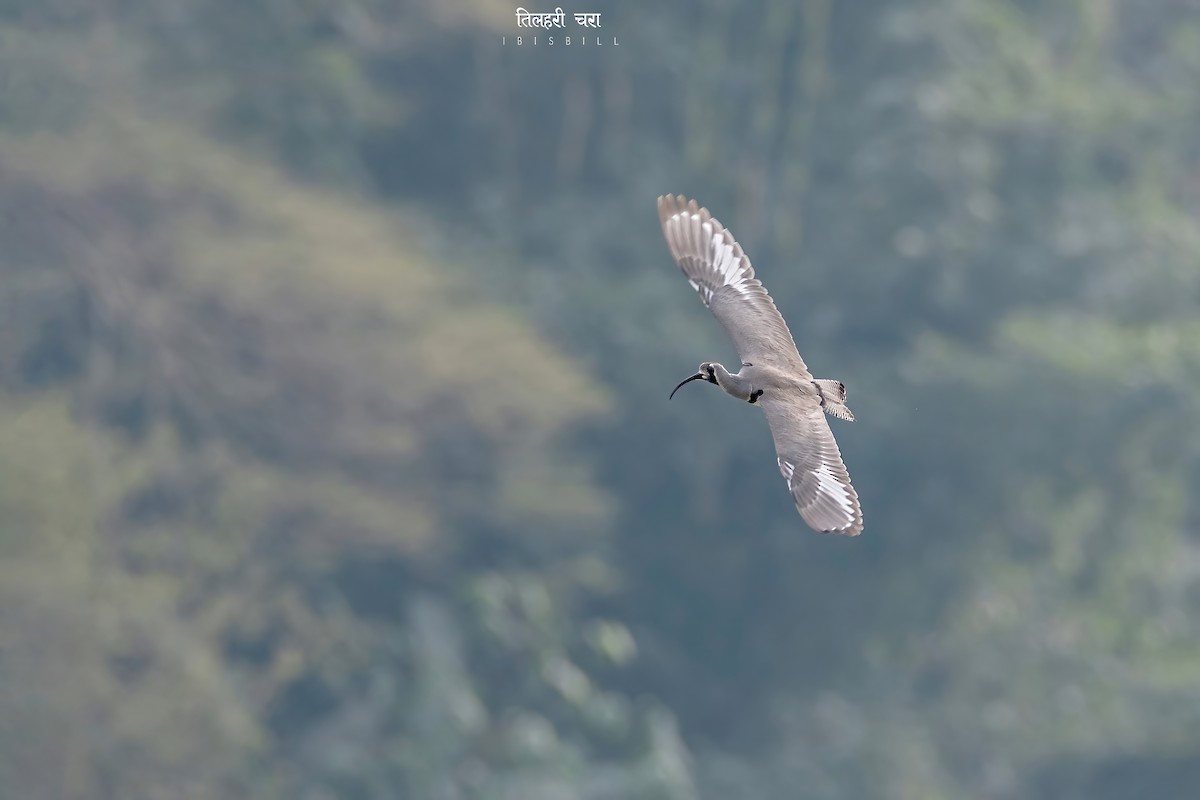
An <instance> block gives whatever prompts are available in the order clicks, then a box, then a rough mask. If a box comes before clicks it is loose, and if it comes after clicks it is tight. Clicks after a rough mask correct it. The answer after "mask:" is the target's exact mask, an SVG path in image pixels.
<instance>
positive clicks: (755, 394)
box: [750, 389, 763, 405]
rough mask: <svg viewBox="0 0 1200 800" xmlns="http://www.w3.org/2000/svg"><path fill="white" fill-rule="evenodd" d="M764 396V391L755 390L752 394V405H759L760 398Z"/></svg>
mask: <svg viewBox="0 0 1200 800" xmlns="http://www.w3.org/2000/svg"><path fill="white" fill-rule="evenodd" d="M762 396H763V390H762V389H755V390H754V391H753V392H751V393H750V405H754V404H755V403H757V402H758V398H760V397H762Z"/></svg>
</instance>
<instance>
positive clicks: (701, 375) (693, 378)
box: [667, 372, 708, 400]
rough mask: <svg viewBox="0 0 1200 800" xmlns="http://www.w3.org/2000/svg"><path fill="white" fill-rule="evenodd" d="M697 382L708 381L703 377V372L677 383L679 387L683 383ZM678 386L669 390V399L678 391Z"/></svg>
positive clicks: (706, 377) (705, 376)
mask: <svg viewBox="0 0 1200 800" xmlns="http://www.w3.org/2000/svg"><path fill="white" fill-rule="evenodd" d="M698 380H708V376H707V375H705V374H704V373H703V372H697V373H696V374H695V375H693V376H692V377H690V378H684V379H683V380H681V381H680V382H679V386H683V385H684V384H685V383H691V382H692V381H698ZM679 386H676V387H675V388H674V389H672V390H671V397H674V396H675V393H676V392H678V391H679ZM671 397H668V398H667V399H668V400H670V399H671Z"/></svg>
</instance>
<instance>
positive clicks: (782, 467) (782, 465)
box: [775, 458, 796, 491]
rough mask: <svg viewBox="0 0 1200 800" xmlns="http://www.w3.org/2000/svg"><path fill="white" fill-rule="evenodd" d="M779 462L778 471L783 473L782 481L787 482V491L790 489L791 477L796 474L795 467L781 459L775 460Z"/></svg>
mask: <svg viewBox="0 0 1200 800" xmlns="http://www.w3.org/2000/svg"><path fill="white" fill-rule="evenodd" d="M775 460H776V461H778V462H779V471H780V472H782V473H783V479H784V480H785V481H787V485H788V490H789V491H790V490H791V488H792V475H794V474H796V465H795V464H793V463H792V462H790V461H784V460H783V459H782V458H777V459H775Z"/></svg>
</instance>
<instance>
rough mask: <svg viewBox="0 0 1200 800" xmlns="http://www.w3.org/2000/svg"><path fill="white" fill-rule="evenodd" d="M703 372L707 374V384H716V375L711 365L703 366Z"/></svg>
mask: <svg viewBox="0 0 1200 800" xmlns="http://www.w3.org/2000/svg"><path fill="white" fill-rule="evenodd" d="M704 371H705V372H707V373H708V382H709V383H716V382H717V375H716V371H715V370H714V369H713V365H712V364H705V365H704Z"/></svg>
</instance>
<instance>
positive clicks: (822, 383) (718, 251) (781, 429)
mask: <svg viewBox="0 0 1200 800" xmlns="http://www.w3.org/2000/svg"><path fill="white" fill-rule="evenodd" d="M658 219H659V221H660V222H661V223H662V229H663V235H664V236H665V237H666V239H667V246H668V247H669V248H670V250H671V255H672V256H673V257H674V258H675V261H676V263H678V264H679V269H680V270H681V271H682V272H683V275H684V277H685V278H687V280H688V283H690V284H691V285H692V288H693V289H695V290H696V292H697V294H699V295H700V299H701V300H702V301H703V302H704V305H705V306H707V307H708V310H709V311H711V312H712V313H713V316H714V317H716V318H717V322H720V323H721V326H722V327H724V328H725V332H726V333H728V334H729V338H730V339H732V340H733V344H734V347H736V348H737V351H738V355H739V356H741V359H742V366H741V369H739V370H738V371H737V372H736V373H731V372H730V371H729V370H727V369H726V368H725V367H723V366H722V365H721V364H718V363H716V362H713V361H705V362H704V363H702V364H701V365H700V367H699V369H698V370H697V371H696V374H695V375H692V376H691V377H689V378H685V379H684V380H683V381H680V383H679V385H678V386H676V387H675V389H674V390H673V391H672V392H671V397H674V396H675V392H677V391H679V388H680V387H681V386H683V385H684V384H686V383H690V382H692V381H697V380H704V381H708V382H709V383H715V384H716V385H718V386H720V387H721V388H722V389H724V390H725V391H726V392H727V393H728V394H731V395H733V396H734V397H736V398H738V399H739V400H744V401H746V402H748V403H751V404H753V405H757V406H758V407H760V408H761V409H762V410H763V412H764V413H765V414H766V415H767V424H768V425H769V426H770V427H771V436H772V437H773V438H774V440H775V452H776V455H777V456H778V459H777V460H778V462H779V471H780V472H782V473H783V478H784V480H786V481H787V486H788V490H789V491H790V492H791V493H792V497H793V499H795V501H796V509H797V510H798V511H799V512H800V516H801V517H803V518H804V521H805V522H807V523H808V525H809V527H811V528H812V529H813V530H816V531H819V532H821V533H840V534H843V535H846V536H857V535H858V534H859V533H861V532H862V527H863V518H862V509H861V507H860V506H859V504H858V493H857V492H855V491H854V487H853V486H851V485H850V475H849V473H848V472H847V471H846V465H845V463H843V462H842V454H841V452H840V451H839V450H838V446H837V442H836V441H834V438H833V432H832V431H831V430H830V429H829V423H828V422H826V421H825V415H826V414H828V415H830V416H832V417H837V418H838V419H844V420H847V421H851V422H852V421H853V420H854V415H853V414H852V413H850V409H849V408H847V407H846V387H845V385H844V384H843V383H842V382H841V381H835V380H824V379H815V378H813V376H812V374H811V373H810V372H809V371H808V367H806V366H805V365H804V359H802V358H801V357H800V352H799V351H798V350H797V349H796V342H795V340H794V339H792V334H791V331H789V330H788V326H787V323H786V322H784V321H783V315H781V314H780V313H779V309H777V308H776V307H775V302H774V301H773V300H771V296H770V295H769V294H767V290H766V289H764V288H763V285H762V283H761V282H760V281H759V280H758V278H756V277H754V268H753V267H751V266H750V259H749V258H748V257H747V256H746V254H745V253H743V252H742V248H741V246H740V245H739V244H738V243H737V242H736V241H735V240H734V238H733V234H731V233H730V232H729V230H728V229H726V228H725V227H724V226H723V225H722V224H721V223H720V222H718V221H717V220H716V218H715V217H713V216H712V214H710V213H708V209H706V208H701V207H699V206H698V205H697V204H696V201H695V200H687V199H685V198H684V197H683V196H682V195H678V196H674V197H672V196H670V195H668V196H666V197H659V198H658Z"/></svg>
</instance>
